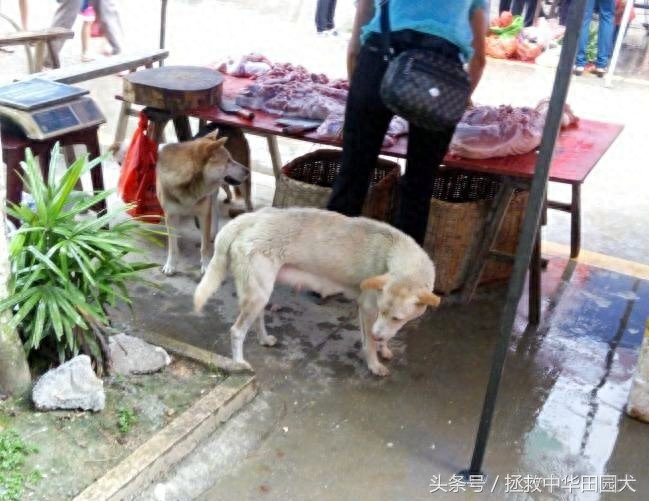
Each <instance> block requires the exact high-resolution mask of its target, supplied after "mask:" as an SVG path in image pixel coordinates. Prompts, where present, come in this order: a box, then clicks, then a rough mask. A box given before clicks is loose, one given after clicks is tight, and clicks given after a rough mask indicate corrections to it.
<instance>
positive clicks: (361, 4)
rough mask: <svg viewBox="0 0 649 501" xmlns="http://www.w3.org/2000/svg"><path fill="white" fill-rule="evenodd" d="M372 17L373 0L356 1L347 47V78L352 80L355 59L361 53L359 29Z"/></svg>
mask: <svg viewBox="0 0 649 501" xmlns="http://www.w3.org/2000/svg"><path fill="white" fill-rule="evenodd" d="M373 15H374V0H358V4H357V5H356V15H355V16H354V24H353V26H352V36H351V38H350V39H349V44H348V45H347V78H348V79H349V80H351V79H352V74H353V73H354V68H355V67H356V59H357V58H358V54H359V52H360V51H361V28H362V27H363V26H365V25H366V24H367V23H368V22H369V20H370V19H372V16H373Z"/></svg>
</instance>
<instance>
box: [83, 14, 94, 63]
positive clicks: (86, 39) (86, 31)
mask: <svg viewBox="0 0 649 501" xmlns="http://www.w3.org/2000/svg"><path fill="white" fill-rule="evenodd" d="M91 29H92V21H86V20H84V21H83V24H82V25H81V61H82V62H84V63H85V62H87V61H91V60H92V58H91V57H90V55H89V51H88V49H89V48H90V30H91Z"/></svg>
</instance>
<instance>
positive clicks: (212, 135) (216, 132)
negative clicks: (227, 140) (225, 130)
mask: <svg viewBox="0 0 649 501" xmlns="http://www.w3.org/2000/svg"><path fill="white" fill-rule="evenodd" d="M203 137H204V138H205V139H211V140H213V141H216V140H217V139H218V138H219V129H214V130H213V131H212V132H208V133H207V134H205V135H204V136H203Z"/></svg>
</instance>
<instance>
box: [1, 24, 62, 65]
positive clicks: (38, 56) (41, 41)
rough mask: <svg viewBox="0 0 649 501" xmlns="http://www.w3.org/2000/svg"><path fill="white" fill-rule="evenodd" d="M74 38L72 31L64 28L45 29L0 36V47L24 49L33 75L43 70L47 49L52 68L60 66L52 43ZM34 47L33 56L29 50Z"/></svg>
mask: <svg viewBox="0 0 649 501" xmlns="http://www.w3.org/2000/svg"><path fill="white" fill-rule="evenodd" d="M72 37H74V31H72V30H68V29H65V28H47V29H45V30H37V31H17V32H15V33H5V34H2V35H0V47H11V46H16V45H22V46H23V47H25V51H26V54H27V64H28V66H29V73H35V72H37V71H41V70H42V69H43V61H44V58H45V48H47V49H48V51H49V55H50V59H51V60H52V65H53V66H54V68H58V67H60V66H61V64H60V61H59V57H58V54H57V52H56V51H55V50H53V49H52V42H54V41H57V40H67V39H69V38H72ZM32 44H33V45H34V51H35V55H32V51H31V49H30V46H31V45H32Z"/></svg>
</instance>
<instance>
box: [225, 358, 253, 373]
mask: <svg viewBox="0 0 649 501" xmlns="http://www.w3.org/2000/svg"><path fill="white" fill-rule="evenodd" d="M228 370H229V371H230V372H254V369H253V368H252V365H250V364H249V363H248V362H246V361H245V360H243V361H241V362H233V363H232V365H231V366H229V367H228Z"/></svg>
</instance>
